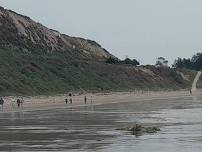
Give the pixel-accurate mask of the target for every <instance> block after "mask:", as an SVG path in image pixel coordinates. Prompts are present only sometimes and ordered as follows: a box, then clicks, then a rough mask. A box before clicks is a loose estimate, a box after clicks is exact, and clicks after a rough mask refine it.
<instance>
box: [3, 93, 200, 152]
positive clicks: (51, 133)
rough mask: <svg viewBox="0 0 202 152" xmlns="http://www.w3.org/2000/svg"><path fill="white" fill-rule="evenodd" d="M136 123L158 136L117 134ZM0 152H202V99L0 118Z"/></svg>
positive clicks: (126, 104)
mask: <svg viewBox="0 0 202 152" xmlns="http://www.w3.org/2000/svg"><path fill="white" fill-rule="evenodd" d="M135 123H138V124H143V125H146V126H158V127H160V128H161V131H160V132H158V133H156V134H143V135H141V136H134V135H131V134H130V133H128V132H123V131H119V130H117V129H118V128H122V127H127V126H130V125H132V124H135ZM0 151H20V152H22V151H70V152H74V151H85V152H95V151H97V152H125V151H127V152H136V151H137V152H148V151H149V152H201V151H202V97H201V96H197V97H181V98H169V99H153V100H136V101H130V102H123V103H118V104H105V105H97V106H93V105H89V106H87V107H75V108H69V107H68V106H67V107H65V108H63V109H52V110H40V111H29V112H22V111H21V112H13V113H0Z"/></svg>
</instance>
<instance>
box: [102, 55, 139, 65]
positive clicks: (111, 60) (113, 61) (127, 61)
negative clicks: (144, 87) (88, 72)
mask: <svg viewBox="0 0 202 152" xmlns="http://www.w3.org/2000/svg"><path fill="white" fill-rule="evenodd" d="M106 63H108V64H128V65H134V66H137V65H140V63H139V62H138V61H137V60H136V59H133V60H131V59H130V58H128V57H127V58H126V59H125V60H118V59H116V58H112V57H110V58H108V59H107V60H106Z"/></svg>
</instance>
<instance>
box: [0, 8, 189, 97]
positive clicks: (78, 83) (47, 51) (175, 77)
mask: <svg viewBox="0 0 202 152" xmlns="http://www.w3.org/2000/svg"><path fill="white" fill-rule="evenodd" d="M109 57H113V58H115V57H114V56H113V55H111V54H110V53H109V52H108V51H106V50H105V49H104V48H102V47H101V46H100V45H99V44H98V43H96V42H95V41H91V40H86V39H83V38H77V37H70V36H67V35H64V34H60V33H59V32H57V31H55V30H51V29H48V28H47V27H45V26H43V25H41V24H40V23H36V22H35V21H33V20H32V19H30V18H29V17H26V16H23V15H20V14H17V13H15V12H13V11H9V10H5V9H4V8H0V93H1V94H27V95H37V94H53V93H54V94H55V93H64V92H66V91H70V90H71V91H72V90H76V91H83V90H93V91H106V90H113V91H125V90H134V89H138V90H163V89H164V90H169V89H182V88H188V87H190V86H191V83H192V82H191V81H190V80H189V79H186V78H185V77H183V76H182V74H180V73H179V72H177V71H175V70H173V69H170V68H156V67H154V66H141V67H135V66H130V65H110V64H106V63H105V62H104V61H105V60H106V59H108V58H109Z"/></svg>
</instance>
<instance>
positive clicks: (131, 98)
mask: <svg viewBox="0 0 202 152" xmlns="http://www.w3.org/2000/svg"><path fill="white" fill-rule="evenodd" d="M200 93H201V91H200V90H198V91H197V92H195V93H194V94H200ZM85 96H87V104H86V105H85V103H84V97H85ZM91 96H92V103H91ZM186 96H191V95H190V93H189V91H185V90H182V91H170V92H165V91H162V92H138V93H137V92H112V93H104V94H103V93H96V94H82V95H79V94H75V95H74V96H73V97H72V99H73V104H69V103H68V104H66V103H65V98H66V95H57V96H35V97H24V103H23V106H22V107H21V108H17V103H16V102H12V100H13V99H15V101H16V99H17V98H16V97H5V98H4V100H5V104H4V107H3V111H1V112H12V111H15V112H18V111H32V110H45V109H54V108H71V107H76V106H88V105H99V104H109V103H119V102H135V101H137V100H143V101H144V100H153V99H166V98H178V97H186Z"/></svg>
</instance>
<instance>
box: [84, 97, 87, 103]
mask: <svg viewBox="0 0 202 152" xmlns="http://www.w3.org/2000/svg"><path fill="white" fill-rule="evenodd" d="M84 102H85V104H86V103H87V97H86V96H85V98H84Z"/></svg>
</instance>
